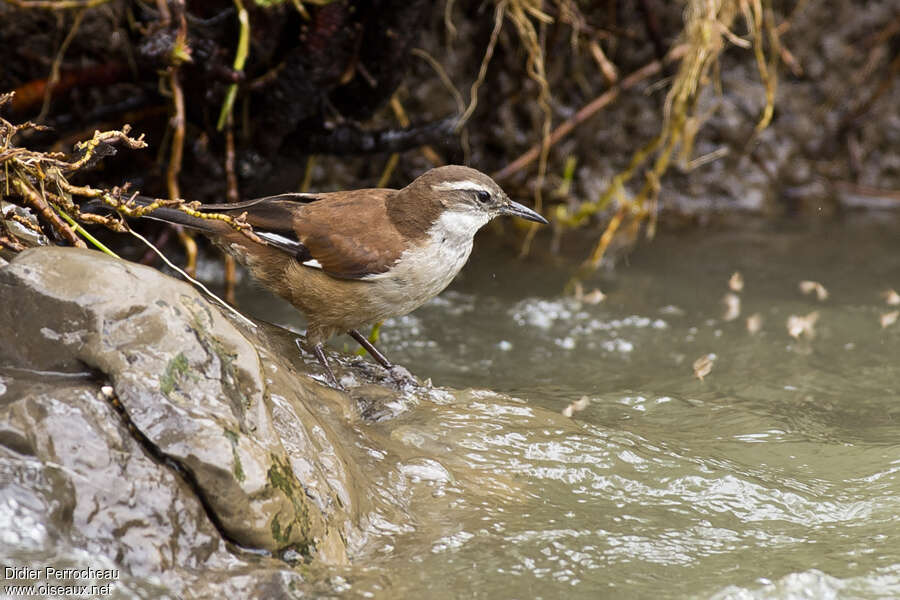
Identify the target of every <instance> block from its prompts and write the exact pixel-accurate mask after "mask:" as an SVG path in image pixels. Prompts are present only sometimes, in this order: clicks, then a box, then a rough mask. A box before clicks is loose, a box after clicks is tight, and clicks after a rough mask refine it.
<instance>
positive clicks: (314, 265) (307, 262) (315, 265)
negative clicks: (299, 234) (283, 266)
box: [301, 258, 323, 269]
mask: <svg viewBox="0 0 900 600" xmlns="http://www.w3.org/2000/svg"><path fill="white" fill-rule="evenodd" d="M301 264H303V265H305V266H307V267H312V268H314V269H323V267H322V263H320V262H319V261H317V260H316V259H314V258H311V259H309V260H305V261H303V262H302V263H301Z"/></svg>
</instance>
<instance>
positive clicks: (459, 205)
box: [407, 165, 547, 235]
mask: <svg viewBox="0 0 900 600" xmlns="http://www.w3.org/2000/svg"><path fill="white" fill-rule="evenodd" d="M407 189H409V190H411V191H412V190H415V192H417V194H424V195H427V196H429V197H433V198H434V199H435V201H436V202H438V203H439V204H440V206H441V209H442V220H444V221H445V222H448V224H449V222H456V223H457V224H458V225H459V226H460V227H462V228H466V229H473V231H472V234H473V235H474V232H475V231H477V230H478V229H479V228H481V226H482V225H484V224H485V223H487V222H488V221H490V220H491V219H493V218H494V217H496V216H499V215H513V216H516V217H522V218H523V219H528V220H529V221H535V222H537V223H544V224H546V223H547V219H545V218H544V217H542V216H541V215H540V214H538V213H537V212H535V211H533V210H531V209H530V208H528V207H527V206H523V205H522V204H519V203H518V202H514V201H512V200H510V198H509V196H507V195H506V192H504V191H503V189H502V188H501V187H500V186H499V185H497V182H495V181H494V180H493V179H491V178H490V177H488V176H487V175H485V174H484V173H482V172H481V171H477V170H475V169H470V168H469V167H463V166H459V165H450V166H446V167H437V168H435V169H431V170H430V171H428V172H426V173H424V174H423V175H421V176H420V177H419V178H418V179H416V180H415V181H413V182H412V183H411V184H409V186H407Z"/></svg>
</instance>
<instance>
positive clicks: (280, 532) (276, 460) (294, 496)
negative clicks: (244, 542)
mask: <svg viewBox="0 0 900 600" xmlns="http://www.w3.org/2000/svg"><path fill="white" fill-rule="evenodd" d="M266 477H267V480H268V482H269V485H270V486H272V487H273V488H275V489H277V490H279V491H281V492H282V493H284V495H285V496H287V497H288V499H289V500H290V501H291V505H292V507H293V509H294V515H293V518H292V519H290V521H288V522H287V523H282V522H281V521H279V519H278V515H276V516H275V517H273V518H272V523H271V528H272V537H273V538H274V539H275V540H276V541H277V542H279V543H281V544H287V543H289V542H290V541H291V534H292V533H293V532H294V527H297V528H298V530H299V531H301V532H304V533H307V532H308V531H309V513H308V511H307V507H306V504H305V503H304V502H303V500H302V498H303V496H304V495H305V492H304V491H303V487H302V486H301V485H300V483H299V482H298V481H297V478H296V477H294V471H293V470H292V469H291V465H290V464H289V463H288V461H287V459H286V458H284V457H281V456H278V455H272V466H271V467H269V471H268V473H267V474H266ZM307 534H308V533H307ZM304 537H305V536H304ZM309 546H310V544H306V545H298V544H294V545H293V546H292V547H293V548H294V549H295V550H296V551H297V552H299V553H300V554H302V555H304V556H308V555H309V554H310V547H309Z"/></svg>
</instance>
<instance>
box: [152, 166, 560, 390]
mask: <svg viewBox="0 0 900 600" xmlns="http://www.w3.org/2000/svg"><path fill="white" fill-rule="evenodd" d="M138 202H139V203H144V204H146V203H147V201H146V200H143V201H141V199H138ZM198 210H199V211H201V212H210V213H219V214H225V215H229V216H232V217H239V216H240V217H241V218H242V219H243V220H244V221H246V223H248V224H249V225H250V226H251V227H252V231H253V233H254V234H255V237H256V239H257V240H258V241H255V240H253V239H251V236H247V235H245V234H243V233H241V232H240V231H236V230H235V229H234V228H233V227H231V226H230V225H229V224H227V223H225V222H224V221H222V220H216V219H213V218H203V217H202V216H193V215H190V214H187V213H185V212H183V211H181V210H178V209H177V208H172V207H160V208H157V209H155V210H154V211H152V212H150V213H148V214H147V215H146V216H149V217H150V218H154V219H157V220H162V221H166V222H169V223H175V224H180V225H183V226H185V227H188V228H191V229H195V230H197V231H200V232H202V233H203V234H205V235H206V236H207V237H209V238H210V239H211V240H212V241H213V242H214V243H215V244H216V245H217V246H219V247H220V248H222V249H223V250H224V251H226V252H228V253H229V254H231V255H233V256H234V257H235V258H236V259H237V260H238V262H240V263H241V264H242V265H244V267H245V268H246V269H247V270H248V271H249V273H250V275H251V276H252V277H253V278H254V279H256V280H257V281H259V282H260V283H262V285H263V286H264V287H266V288H268V289H269V290H271V291H273V292H274V293H275V294H277V295H279V296H281V297H282V298H284V299H285V300H287V301H288V302H290V303H291V304H292V305H293V306H294V307H295V308H297V309H299V310H300V312H302V313H303V314H304V315H305V317H306V321H307V329H306V343H307V345H308V347H309V348H310V349H311V350H312V352H313V354H314V355H315V356H316V358H317V359H318V361H319V363H320V364H321V365H322V367H323V369H324V371H325V373H326V375H327V377H328V379H329V380H330V382H331V383H332V384H333V385H335V386H337V387H340V384H339V383H338V381H337V378H336V377H335V375H334V372H333V371H332V369H331V367H330V366H329V364H328V360H327V358H326V356H325V352H324V349H323V346H324V344H325V342H327V341H328V340H329V339H331V338H332V337H334V336H336V335H338V334H343V333H347V334H349V335H350V336H351V337H353V338H354V339H355V340H356V341H357V342H358V343H359V344H360V345H361V346H362V347H363V348H364V349H365V350H366V351H367V352H368V353H369V354H370V355H371V356H372V357H373V358H374V359H375V360H376V361H377V362H378V363H379V364H380V365H381V366H382V367H384V368H385V369H387V370H388V372H389V373H391V374H398V373H402V372H403V371H405V370H403V369H399V370H398V369H397V367H396V365H394V364H393V363H392V362H391V361H389V360H388V359H387V357H386V356H385V355H384V354H382V353H381V351H380V350H378V349H377V348H376V347H375V345H374V344H372V343H371V342H370V341H369V340H368V339H367V338H366V337H365V336H364V335H362V334H361V333H360V332H359V329H360V328H363V327H365V326H368V325H372V324H374V323H377V322H379V321H383V320H385V319H388V318H391V317H398V316H402V315H405V314H407V313H409V312H412V311H413V310H415V309H416V308H418V307H419V306H421V305H422V304H424V303H425V302H427V301H428V300H430V299H431V298H433V297H435V296H436V295H438V294H439V293H440V292H441V291H443V290H444V288H446V287H447V286H448V285H449V284H450V282H451V281H453V279H454V278H455V277H456V275H457V274H458V273H459V271H460V269H462V267H463V265H465V264H466V261H467V260H468V259H469V255H470V253H471V252H472V245H473V241H474V237H475V234H476V233H477V232H478V230H479V229H481V227H483V226H484V225H485V224H487V223H488V222H489V221H490V220H491V219H493V218H495V217H497V216H500V215H511V216H516V217H521V218H523V219H527V220H529V221H534V222H537V223H542V224H547V223H548V221H547V220H546V219H545V218H544V217H543V216H541V215H540V214H539V213H537V212H535V211H534V210H532V209H530V208H528V207H526V206H524V205H522V204H520V203H518V202H514V201H513V200H511V199H510V198H509V196H507V195H506V193H505V192H504V191H503V189H502V188H501V187H500V186H499V185H498V184H497V183H496V182H495V181H494V180H493V179H491V178H490V177H489V176H488V175H485V174H484V173H482V172H480V171H478V170H476V169H473V168H470V167H465V166H461V165H448V166H442V167H436V168H433V169H430V170H428V171H426V172H425V173H423V174H421V175H420V176H419V177H417V178H416V179H414V180H413V181H412V182H411V183H410V184H409V185H407V186H406V187H404V188H402V189H399V190H397V189H386V188H366V189H354V190H343V191H335V192H325V193H301V192H297V193H284V194H279V195H275V196H267V197H264V198H257V199H255V200H246V201H243V202H233V203H225V204H204V205H201V207H200V208H199V209H198ZM401 376H402V375H401Z"/></svg>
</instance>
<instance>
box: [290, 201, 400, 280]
mask: <svg viewBox="0 0 900 600" xmlns="http://www.w3.org/2000/svg"><path fill="white" fill-rule="evenodd" d="M394 193H395V192H394V190H383V189H369V190H354V191H351V192H343V193H340V194H337V195H336V194H322V195H320V196H319V198H320V199H319V200H318V201H316V202H313V203H310V204H304V205H303V206H302V207H299V208H298V209H297V210H296V211H295V213H294V222H293V226H294V232H295V233H296V236H297V239H298V240H299V242H300V243H301V244H303V246H304V247H305V248H306V249H307V250H308V251H309V255H310V257H311V258H312V259H314V260H315V261H317V262H318V263H319V264H320V265H321V266H322V270H323V271H325V272H326V273H328V274H329V275H331V276H333V277H339V278H342V279H362V278H365V277H367V276H370V275H376V274H378V273H384V272H385V271H387V270H388V269H389V268H390V267H391V265H393V264H394V263H395V262H397V259H398V258H400V255H401V254H402V253H403V250H404V243H403V238H402V237H401V236H400V233H399V232H398V231H397V229H396V228H395V227H394V225H393V223H392V222H391V219H390V218H389V217H388V213H387V209H386V205H385V201H386V200H387V199H388V198H389V197H390V196H391V195H392V194H394Z"/></svg>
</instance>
